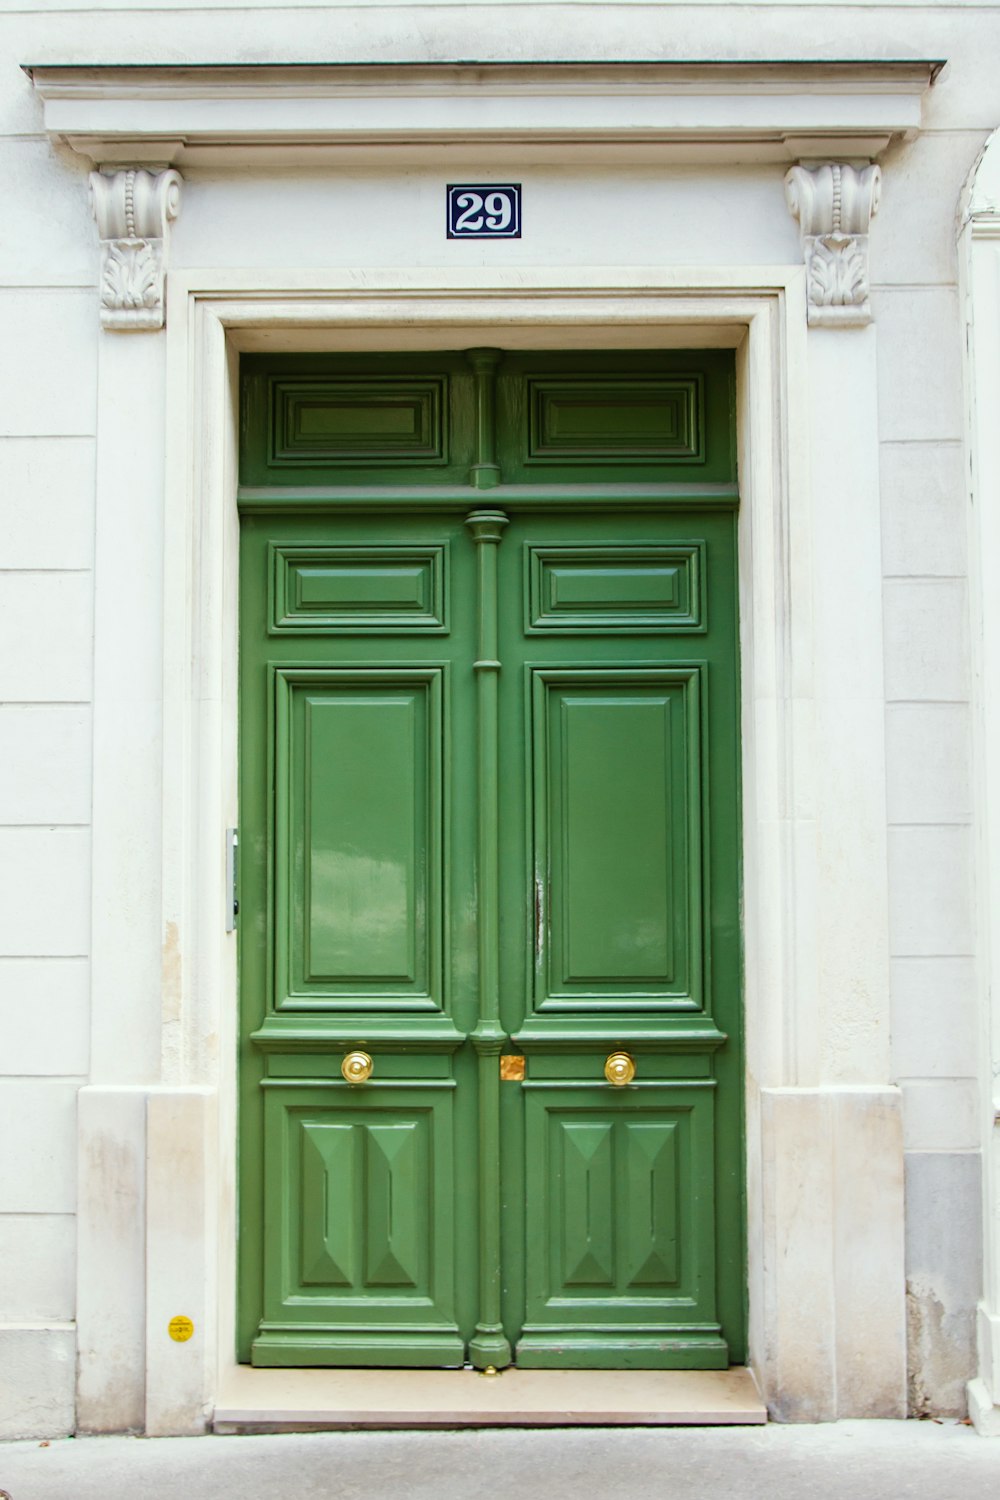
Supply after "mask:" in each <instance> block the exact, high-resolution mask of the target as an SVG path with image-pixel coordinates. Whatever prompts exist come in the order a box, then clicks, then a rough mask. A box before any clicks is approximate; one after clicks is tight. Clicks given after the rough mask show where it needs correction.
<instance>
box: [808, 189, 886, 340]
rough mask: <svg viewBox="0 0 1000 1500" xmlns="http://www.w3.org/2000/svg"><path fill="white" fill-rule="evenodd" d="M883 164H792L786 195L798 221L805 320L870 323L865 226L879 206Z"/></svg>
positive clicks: (866, 233)
mask: <svg viewBox="0 0 1000 1500" xmlns="http://www.w3.org/2000/svg"><path fill="white" fill-rule="evenodd" d="M881 186H882V169H881V168H880V167H877V166H869V167H851V166H847V165H844V164H842V163H840V162H827V163H826V164H825V165H824V166H821V167H792V168H791V169H790V170H789V171H788V173H787V174H786V176H785V198H786V201H787V203H788V207H789V210H790V211H791V213H792V214H793V215H794V217H795V218H796V219H798V221H799V231H800V234H801V237H802V253H803V256H804V258H805V263H806V288H807V296H808V304H809V322H810V323H814V324H815V323H818V324H826V325H831V326H838V325H839V326H841V327H844V326H846V327H850V326H857V325H859V324H864V323H870V322H871V316H872V309H871V301H870V298H869V282H868V229H869V225H870V224H871V220H872V217H873V216H874V214H875V213H877V211H878V205H879V196H880V193H881Z"/></svg>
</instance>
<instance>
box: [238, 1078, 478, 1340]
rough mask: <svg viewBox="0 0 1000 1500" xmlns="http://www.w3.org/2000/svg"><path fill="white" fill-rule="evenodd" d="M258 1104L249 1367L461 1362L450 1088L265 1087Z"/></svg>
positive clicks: (272, 1084)
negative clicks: (263, 1183)
mask: <svg viewBox="0 0 1000 1500" xmlns="http://www.w3.org/2000/svg"><path fill="white" fill-rule="evenodd" d="M266 1094H267V1097H266V1101H265V1112H266V1122H265V1139H266V1147H267V1152H266V1162H267V1168H266V1171H267V1176H268V1179H269V1180H268V1201H269V1209H270V1211H269V1213H268V1216H267V1221H266V1224H265V1226H264V1236H265V1244H266V1253H267V1255H268V1260H269V1265H270V1266H271V1268H272V1271H271V1275H270V1276H269V1277H268V1278H267V1281H266V1284H265V1300H264V1316H263V1318H262V1319H261V1322H260V1326H259V1328H258V1330H257V1333H256V1337H255V1339H254V1343H253V1350H252V1358H253V1362H254V1364H257V1365H273V1364H283V1363H288V1362H291V1363H297V1364H334V1365H336V1364H346V1365H352V1364H400V1363H402V1364H410V1363H412V1364H452V1365H454V1364H456V1363H461V1361H462V1359H463V1358H464V1348H465V1346H464V1342H463V1341H462V1339H461V1338H460V1336H459V1333H458V1328H457V1325H456V1322H455V1318H454V1308H453V1302H454V1295H453V1291H454V1288H453V1283H454V1265H453V1260H454V1251H453V1237H452V1236H451V1235H450V1234H449V1233H448V1232H447V1224H448V1217H449V1212H450V1206H451V1205H450V1191H449V1189H450V1182H451V1177H452V1170H453V1168H452V1150H453V1130H452V1125H451V1113H452V1089H451V1088H450V1087H448V1086H447V1085H437V1086H429V1087H424V1088H422V1089H417V1088H415V1087H412V1086H411V1087H407V1086H406V1085H405V1084H404V1085H402V1086H401V1085H399V1084H395V1085H393V1084H386V1083H382V1084H376V1083H373V1084H372V1085H371V1086H370V1087H369V1088H365V1089H362V1088H353V1087H349V1086H348V1085H346V1084H342V1085H340V1086H338V1085H336V1084H334V1085H332V1086H328V1087H325V1088H320V1087H318V1086H317V1083H316V1082H314V1083H313V1084H312V1085H311V1086H310V1085H309V1084H281V1083H279V1082H278V1081H277V1080H270V1081H269V1084H268V1085H266ZM443 1198H446V1199H447V1200H448V1201H444V1202H443V1201H442V1199H443ZM442 1228H443V1229H444V1232H441V1230H442Z"/></svg>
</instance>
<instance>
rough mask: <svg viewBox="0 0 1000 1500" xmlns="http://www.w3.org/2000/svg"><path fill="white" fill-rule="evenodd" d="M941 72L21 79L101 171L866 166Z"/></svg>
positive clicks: (885, 68)
mask: <svg viewBox="0 0 1000 1500" xmlns="http://www.w3.org/2000/svg"><path fill="white" fill-rule="evenodd" d="M940 67H941V64H940V63H938V62H934V61H908V62H871V61H859V62H838V63H821V62H771V63H748V62H718V63H659V62H646V63H595V64H585V63H558V64H555V63H525V64H517V65H513V64H455V65H444V64H438V65H424V64H412V65H410V64H391V65H389V64H386V65H381V64H378V65H360V64H336V65H334V64H330V65H325V66H314V65H309V64H306V65H302V66H298V67H294V66H288V65H284V64H282V65H270V64H265V65H260V66H256V67H232V66H218V67H216V66H203V67H183V68H180V67H138V66H137V67H98V66H94V67H80V66H72V67H51V66H47V65H46V66H36V67H29V68H27V72H28V73H29V75H30V77H31V79H32V82H33V83H34V86H35V89H36V90H37V92H38V94H39V96H40V98H41V99H42V101H43V106H44V113H45V128H46V131H47V132H48V134H49V135H50V136H51V137H52V139H53V140H56V141H58V142H60V143H64V144H66V145H68V146H70V147H71V148H72V149H73V150H75V151H78V152H80V153H81V154H82V155H84V156H86V157H88V158H89V159H90V160H91V161H93V162H95V163H97V164H99V165H105V166H117V165H120V164H122V163H126V162H127V163H130V164H142V163H145V164H147V165H150V166H153V165H155V166H157V167H164V166H170V165H173V166H181V167H183V166H197V165H208V164H221V163H225V162H233V163H246V162H252V161H266V162H277V161H300V160H302V161H305V160H315V159H316V158H320V159H323V158H326V159H333V160H344V159H347V160H370V159H372V157H373V156H377V157H381V158H387V159H391V160H396V161H404V160H406V159H407V157H414V156H416V157H417V158H418V159H420V160H424V161H426V160H427V153H428V151H429V150H430V151H434V150H435V149H438V148H439V149H441V150H443V151H446V152H448V153H454V152H455V151H456V150H459V149H461V148H462V147H463V146H465V147H471V148H472V149H474V150H475V151H476V152H477V154H478V155H479V156H480V157H482V153H483V151H486V150H489V148H491V147H492V146H497V147H500V148H504V149H506V148H508V147H509V146H510V145H512V144H516V145H517V146H518V149H519V153H520V154H522V155H523V154H524V153H528V159H531V158H535V157H538V156H539V155H542V156H545V157H548V158H553V157H558V158H564V157H566V156H574V157H576V156H579V155H580V154H581V153H589V154H590V155H591V156H594V155H600V156H603V157H604V158H605V159H608V160H610V159H614V158H615V157H616V155H617V156H621V154H622V153H623V152H627V153H628V155H629V157H630V158H631V159H633V160H634V159H636V157H637V156H639V157H641V158H643V159H646V158H648V157H649V156H654V157H659V158H666V159H677V160H691V161H710V160H759V161H782V162H788V161H793V160H794V161H802V160H804V159H805V160H819V159H824V160H830V159H833V158H837V159H840V160H847V161H851V160H853V161H870V160H872V159H873V158H875V157H877V156H878V155H879V154H880V153H881V151H883V150H884V149H885V147H886V146H887V145H888V144H889V142H890V141H891V140H893V139H894V138H899V137H906V136H911V135H913V134H914V133H915V132H916V131H917V130H918V129H919V128H920V119H921V101H922V97H923V95H924V93H925V92H926V90H927V89H928V88H929V87H930V85H931V84H932V83H933V81H934V78H935V77H936V74H937V72H938V71H939V69H940Z"/></svg>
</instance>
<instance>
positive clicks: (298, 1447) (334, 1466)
mask: <svg viewBox="0 0 1000 1500" xmlns="http://www.w3.org/2000/svg"><path fill="white" fill-rule="evenodd" d="M0 1490H6V1491H7V1493H8V1494H9V1496H10V1500H321V1497H322V1500H382V1497H383V1496H384V1497H390V1496H391V1497H402V1496H405V1497H406V1500H499V1497H503V1496H506V1497H510V1500H536V1497H538V1500H580V1497H581V1496H582V1497H585V1500H604V1497H611V1496H614V1497H616V1500H646V1497H649V1500H653V1497H656V1500H694V1497H698V1500H707V1497H711V1500H721V1497H725V1496H737V1497H739V1500H758V1497H760V1500H785V1497H786V1496H787V1497H789V1500H820V1497H823V1500H826V1497H829V1496H835V1497H840V1496H844V1497H849V1500H910V1497H914V1500H917V1497H919V1500H1000V1441H997V1440H995V1439H989V1438H981V1437H978V1436H977V1435H976V1433H975V1432H973V1430H972V1429H971V1428H970V1427H968V1426H964V1425H962V1424H960V1423H954V1422H948V1423H938V1422H934V1421H923V1422H838V1423H832V1424H830V1425H828V1426H816V1427H804V1426H803V1427H799V1426H784V1427H782V1426H777V1425H770V1426H767V1427H714V1428H705V1427H702V1428H690V1427H686V1428H681V1427H669V1428H667V1427H659V1428H649V1427H631V1428H580V1427H578V1428H559V1429H523V1428H521V1429H510V1428H508V1429H489V1430H476V1431H469V1430H464V1431H457V1432H440V1431H438V1432H322V1433H284V1434H280V1435H276V1436H266V1437H265V1436H255V1437H200V1438H129V1437H100V1438H76V1439H74V1438H67V1439H60V1440H57V1441H53V1442H51V1443H47V1444H43V1443H39V1442H37V1441H30V1442H15V1443H0Z"/></svg>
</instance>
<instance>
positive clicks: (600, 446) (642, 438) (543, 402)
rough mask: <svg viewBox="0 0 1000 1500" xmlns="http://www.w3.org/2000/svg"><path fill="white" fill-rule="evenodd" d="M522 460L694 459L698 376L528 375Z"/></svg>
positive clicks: (700, 400)
mask: <svg viewBox="0 0 1000 1500" xmlns="http://www.w3.org/2000/svg"><path fill="white" fill-rule="evenodd" d="M527 401H528V413H529V421H530V429H529V438H528V462H530V463H553V462H559V461H562V462H566V460H571V461H572V460H581V459H582V460H583V461H585V462H589V463H592V464H599V463H601V462H604V461H611V462H613V463H648V462H649V461H650V459H656V460H658V461H659V462H660V463H684V462H687V463H701V462H702V461H703V460H704V457H705V443H704V421H705V396H704V382H703V380H702V379H701V377H700V376H698V375H688V376H683V375H682V376H673V377H663V376H660V377H657V376H648V377H646V378H645V379H640V380H637V379H635V378H634V377H631V376H627V375H624V376H623V375H619V376H608V375H604V376H597V377H594V376H591V377H589V378H588V377H587V376H583V375H576V376H563V378H562V379H561V380H552V379H533V378H532V377H531V376H528V377H527Z"/></svg>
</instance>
